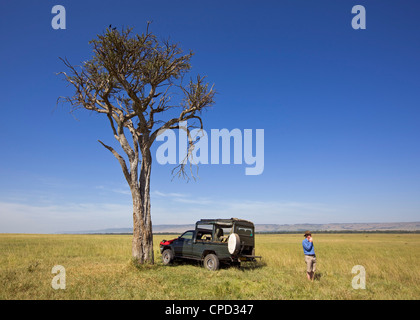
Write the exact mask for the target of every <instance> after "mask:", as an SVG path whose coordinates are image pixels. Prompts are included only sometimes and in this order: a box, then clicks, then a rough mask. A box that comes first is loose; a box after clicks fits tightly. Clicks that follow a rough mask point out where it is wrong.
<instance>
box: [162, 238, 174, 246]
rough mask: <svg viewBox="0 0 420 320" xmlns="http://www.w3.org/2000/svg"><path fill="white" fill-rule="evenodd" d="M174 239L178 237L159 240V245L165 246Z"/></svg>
mask: <svg viewBox="0 0 420 320" xmlns="http://www.w3.org/2000/svg"><path fill="white" fill-rule="evenodd" d="M176 239H178V238H175V239H172V240H162V241H161V242H160V245H161V246H167V245H169V244H171V243H172V242H174V241H175V240H176Z"/></svg>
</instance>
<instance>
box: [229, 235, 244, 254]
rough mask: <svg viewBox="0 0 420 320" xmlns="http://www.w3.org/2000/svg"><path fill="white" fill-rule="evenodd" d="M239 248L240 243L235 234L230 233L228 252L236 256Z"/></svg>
mask: <svg viewBox="0 0 420 320" xmlns="http://www.w3.org/2000/svg"><path fill="white" fill-rule="evenodd" d="M240 248H241V242H240V240H239V236H238V234H237V233H232V234H231V235H230V236H229V239H228V250H229V253H230V254H236V253H238V252H239V249H240Z"/></svg>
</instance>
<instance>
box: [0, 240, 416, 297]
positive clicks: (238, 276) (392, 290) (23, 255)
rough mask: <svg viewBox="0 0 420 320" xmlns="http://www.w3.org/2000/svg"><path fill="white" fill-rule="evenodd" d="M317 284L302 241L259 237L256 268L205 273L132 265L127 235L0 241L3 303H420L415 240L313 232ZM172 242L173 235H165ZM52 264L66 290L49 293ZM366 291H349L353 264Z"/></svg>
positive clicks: (181, 266)
mask: <svg viewBox="0 0 420 320" xmlns="http://www.w3.org/2000/svg"><path fill="white" fill-rule="evenodd" d="M313 236H314V243H315V250H316V254H317V269H318V272H317V278H316V280H315V281H314V282H313V283H312V282H309V281H307V280H306V277H305V264H304V260H303V251H302V247H301V241H302V239H303V236H301V235H257V236H256V254H257V255H261V256H263V259H262V260H261V261H260V262H258V263H257V264H249V263H247V264H243V265H242V267H241V268H239V269H238V268H234V267H226V268H222V269H221V270H219V271H216V272H210V271H207V270H206V269H204V268H203V267H201V266H200V263H195V262H193V263H178V264H175V265H174V266H169V267H165V266H163V265H162V263H161V260H160V253H159V246H158V243H159V241H160V240H161V239H163V238H168V236H164V235H156V236H155V238H154V243H155V248H154V252H155V260H156V263H155V265H145V266H136V265H135V264H133V263H132V261H131V258H130V255H131V236H128V235H22V234H16V235H15V234H2V235H0V252H1V254H0V299H270V300H271V299H419V298H420V270H419V269H418V268H417V266H418V264H419V262H420V251H419V250H418V247H419V245H420V235H418V234H319V235H316V234H314V235H313ZM169 237H170V236H169ZM54 265H62V266H64V267H65V269H66V289H65V290H54V289H52V287H51V281H52V279H53V277H54V274H52V273H51V269H52V267H53V266H54ZM355 265H362V266H364V267H365V269H366V289H365V290H360V289H359V290H355V289H353V288H352V285H351V284H352V279H353V277H354V276H355V274H352V273H351V270H352V268H353V266H355Z"/></svg>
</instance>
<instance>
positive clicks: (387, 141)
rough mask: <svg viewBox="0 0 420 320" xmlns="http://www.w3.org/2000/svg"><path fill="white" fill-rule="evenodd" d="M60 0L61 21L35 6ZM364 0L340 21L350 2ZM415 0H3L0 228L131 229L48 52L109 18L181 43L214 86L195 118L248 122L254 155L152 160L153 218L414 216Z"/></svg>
mask: <svg viewBox="0 0 420 320" xmlns="http://www.w3.org/2000/svg"><path fill="white" fill-rule="evenodd" d="M56 4H61V5H63V6H64V7H65V8H66V27H67V28H66V30H54V29H53V28H52V27H51V19H52V18H53V16H54V15H53V14H51V8H52V7H53V6H54V5H56ZM357 4H361V5H364V6H365V8H366V22H367V24H366V25H367V28H366V30H354V29H352V27H351V20H352V18H353V16H354V15H352V13H351V8H352V7H353V6H354V5H357ZM419 14H420V4H419V2H418V1H396V0H394V1H361V0H357V1H356V0H352V1H349V0H340V1H336V0H330V1H300V0H294V1H211V2H204V1H159V2H154V1H68V0H60V1H19V2H12V1H9V2H4V1H3V2H2V3H1V4H0V36H1V43H2V44H1V50H0V64H1V65H0V66H1V73H0V88H1V104H0V108H1V117H0V147H1V149H0V150H1V157H0V232H34V233H50V232H51V233H52V232H59V231H67V230H92V229H103V228H111V227H131V226H132V213H131V196H130V195H129V189H128V186H127V184H126V182H125V181H124V178H123V175H122V173H121V170H120V167H119V165H118V163H117V161H116V160H115V158H114V157H113V156H112V155H111V154H110V153H109V151H107V150H106V149H104V148H103V147H102V146H101V145H100V144H99V143H98V142H97V140H98V139H101V140H102V141H104V142H105V143H107V142H109V143H111V142H112V141H113V136H112V132H111V130H110V128H109V127H108V124H107V122H106V121H105V120H104V119H102V118H101V117H100V116H97V115H95V114H90V113H87V112H84V111H80V112H79V113H76V114H75V115H76V116H77V118H78V120H75V119H74V117H73V116H72V115H71V114H69V112H68V111H69V110H68V108H66V107H65V106H58V107H56V100H57V98H58V97H59V96H60V95H69V94H71V93H72V91H71V88H70V87H66V84H65V82H64V81H63V80H62V78H61V77H59V76H56V73H57V72H59V71H64V70H65V69H64V66H63V64H62V63H61V61H60V60H59V59H58V57H67V58H68V59H69V60H70V61H71V62H72V63H73V64H77V63H79V62H80V61H83V60H86V59H88V58H89V57H90V54H91V51H90V46H89V45H88V41H89V40H91V39H93V38H94V37H95V36H96V35H97V34H98V33H101V32H103V30H104V29H105V28H106V27H107V26H108V25H109V24H112V25H113V26H116V27H122V26H132V27H134V28H135V29H134V30H135V31H136V32H138V33H141V32H143V31H144V30H145V26H146V21H148V20H152V21H153V23H152V25H151V30H152V31H153V32H154V33H155V34H157V35H159V36H160V37H162V38H167V37H170V38H171V39H172V40H173V41H174V42H179V43H180V44H181V46H182V47H183V48H184V49H185V50H189V49H192V50H193V51H194V52H195V56H194V57H193V59H192V65H193V72H199V73H200V74H206V75H207V76H208V78H207V79H208V81H209V82H211V83H214V84H215V87H216V89H217V91H218V92H219V94H218V95H217V97H216V104H215V106H214V107H213V108H212V109H211V110H210V111H208V112H207V113H205V115H204V123H205V129H206V130H209V131H210V129H212V128H214V129H222V128H227V129H229V130H231V129H234V128H239V129H240V130H243V129H253V130H254V132H255V129H264V132H265V166H264V172H263V174H262V175H259V176H246V175H245V174H244V171H245V167H246V165H245V164H244V165H233V164H232V165H202V166H201V167H200V169H199V175H200V179H199V180H197V181H196V182H189V183H186V182H185V181H183V180H178V179H174V180H173V181H171V169H172V168H173V166H170V165H166V166H162V165H159V164H157V163H156V161H155V163H154V166H153V172H152V220H153V223H154V224H166V223H194V222H195V221H196V220H198V219H200V218H211V217H232V216H234V217H239V218H245V219H250V220H252V221H254V222H255V223H277V224H286V223H288V224H293V223H305V222H307V223H331V222H394V221H419V220H420V144H419V138H420V60H419V57H420V19H419Z"/></svg>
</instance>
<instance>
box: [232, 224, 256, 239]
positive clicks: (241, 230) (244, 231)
mask: <svg viewBox="0 0 420 320" xmlns="http://www.w3.org/2000/svg"><path fill="white" fill-rule="evenodd" d="M236 233H237V234H239V235H240V236H249V237H252V236H253V234H254V229H253V228H247V227H241V226H236Z"/></svg>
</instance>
